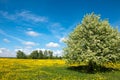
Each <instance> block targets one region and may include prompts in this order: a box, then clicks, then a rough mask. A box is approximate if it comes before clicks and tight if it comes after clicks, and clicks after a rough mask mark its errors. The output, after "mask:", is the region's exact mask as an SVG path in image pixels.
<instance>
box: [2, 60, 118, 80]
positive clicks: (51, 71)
mask: <svg viewBox="0 0 120 80" xmlns="http://www.w3.org/2000/svg"><path fill="white" fill-rule="evenodd" d="M109 66H110V65H109ZM109 66H108V67H109ZM115 67H117V68H120V66H119V65H118V66H115ZM0 80H120V71H106V72H98V73H95V74H89V73H86V72H84V70H83V71H82V70H77V69H70V68H68V66H67V65H66V64H65V63H64V61H62V60H29V59H28V60H24V59H22V60H21V59H0Z"/></svg>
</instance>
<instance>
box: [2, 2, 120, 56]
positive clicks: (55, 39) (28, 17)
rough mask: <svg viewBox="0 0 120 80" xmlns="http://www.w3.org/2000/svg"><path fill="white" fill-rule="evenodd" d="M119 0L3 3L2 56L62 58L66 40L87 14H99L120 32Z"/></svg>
mask: <svg viewBox="0 0 120 80" xmlns="http://www.w3.org/2000/svg"><path fill="white" fill-rule="evenodd" d="M119 4H120V1H119V0H0V56H1V57H12V56H16V53H15V52H16V51H17V50H22V51H24V52H25V53H26V54H29V53H30V52H31V51H32V50H35V49H42V50H44V49H50V50H53V51H54V54H55V55H62V49H63V48H64V46H65V44H64V43H63V40H64V39H65V37H67V35H68V34H69V33H70V32H71V31H72V30H73V29H74V28H75V26H76V25H77V24H78V23H81V20H82V18H83V16H84V15H85V14H86V13H91V12H94V13H95V14H100V15H101V18H102V19H108V20H109V22H110V24H111V25H112V26H114V27H116V26H117V27H118V29H120V28H119V27H120V5H119Z"/></svg>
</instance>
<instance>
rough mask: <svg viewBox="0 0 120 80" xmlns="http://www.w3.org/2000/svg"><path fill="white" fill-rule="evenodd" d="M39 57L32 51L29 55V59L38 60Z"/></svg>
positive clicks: (36, 52)
mask: <svg viewBox="0 0 120 80" xmlns="http://www.w3.org/2000/svg"><path fill="white" fill-rule="evenodd" d="M39 57H40V56H39V53H38V51H37V50H34V51H32V53H31V54H30V58H32V59H38V58H39Z"/></svg>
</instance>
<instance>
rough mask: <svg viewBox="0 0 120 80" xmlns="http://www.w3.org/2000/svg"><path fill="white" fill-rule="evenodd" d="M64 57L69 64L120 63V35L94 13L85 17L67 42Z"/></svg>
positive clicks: (106, 21)
mask: <svg viewBox="0 0 120 80" xmlns="http://www.w3.org/2000/svg"><path fill="white" fill-rule="evenodd" d="M65 43H66V47H65V49H64V54H65V55H64V57H65V59H66V61H67V63H69V64H74V63H77V64H80V63H81V62H84V63H87V64H88V65H90V64H92V63H93V64H97V65H102V64H104V63H107V62H116V61H120V33H119V31H118V30H117V29H115V28H113V27H111V26H110V24H109V22H108V20H101V19H100V16H99V15H96V14H94V13H91V14H87V15H86V16H84V18H83V20H82V22H81V24H78V25H77V26H76V28H75V29H74V31H73V32H71V33H70V34H69V36H68V39H67V40H66V41H65Z"/></svg>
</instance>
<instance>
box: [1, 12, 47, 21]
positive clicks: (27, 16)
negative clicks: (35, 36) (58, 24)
mask: <svg viewBox="0 0 120 80" xmlns="http://www.w3.org/2000/svg"><path fill="white" fill-rule="evenodd" d="M0 14H1V15H2V16H3V17H4V18H6V19H10V20H18V19H19V20H23V21H30V22H31V21H32V22H47V21H48V19H47V18H46V17H44V16H39V15H36V14H33V13H32V12H30V11H27V10H24V11H21V12H16V13H14V14H9V13H8V12H7V11H0Z"/></svg>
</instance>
